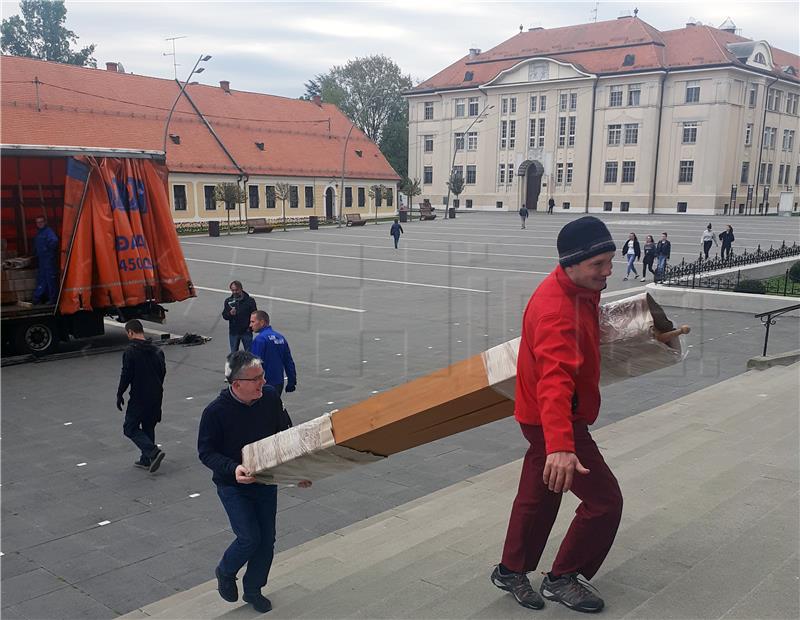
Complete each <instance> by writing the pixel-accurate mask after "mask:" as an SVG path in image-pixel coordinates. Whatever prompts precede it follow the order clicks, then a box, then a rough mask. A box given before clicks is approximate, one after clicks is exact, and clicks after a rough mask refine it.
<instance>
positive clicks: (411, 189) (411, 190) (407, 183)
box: [400, 177, 422, 217]
mask: <svg viewBox="0 0 800 620" xmlns="http://www.w3.org/2000/svg"><path fill="white" fill-rule="evenodd" d="M400 191H401V192H403V194H405V195H406V197H407V198H408V213H409V217H410V215H411V213H412V212H413V210H412V204H413V201H414V196H419V195H420V194H421V193H422V187H421V186H420V183H419V179H414V180H413V181H412V180H411V179H409V178H408V177H405V178H404V179H403V181H402V182H401V183H400Z"/></svg>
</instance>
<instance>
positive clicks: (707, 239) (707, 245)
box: [700, 223, 719, 260]
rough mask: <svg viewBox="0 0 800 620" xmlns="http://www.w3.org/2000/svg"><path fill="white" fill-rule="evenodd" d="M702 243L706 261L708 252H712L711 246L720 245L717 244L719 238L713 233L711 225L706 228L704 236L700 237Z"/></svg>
mask: <svg viewBox="0 0 800 620" xmlns="http://www.w3.org/2000/svg"><path fill="white" fill-rule="evenodd" d="M700 243H701V244H702V245H703V254H704V255H705V258H706V260H708V252H709V250H711V245H712V244H713V245H719V243H717V238H716V237H715V236H714V233H713V232H712V231H711V223H709V224H708V226H706V229H705V230H704V231H703V234H702V235H700Z"/></svg>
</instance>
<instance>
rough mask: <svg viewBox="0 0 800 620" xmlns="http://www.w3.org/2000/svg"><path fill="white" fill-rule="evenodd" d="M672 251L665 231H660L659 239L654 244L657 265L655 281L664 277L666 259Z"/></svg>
mask: <svg viewBox="0 0 800 620" xmlns="http://www.w3.org/2000/svg"><path fill="white" fill-rule="evenodd" d="M671 252H672V244H671V243H670V242H669V239H667V233H661V240H660V241H659V242H658V243H657V244H656V260H657V261H658V267H656V281H657V282H658V281H661V280H663V279H664V270H665V269H666V268H667V261H668V260H669V255H670V253H671Z"/></svg>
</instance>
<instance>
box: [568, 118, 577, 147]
mask: <svg viewBox="0 0 800 620" xmlns="http://www.w3.org/2000/svg"><path fill="white" fill-rule="evenodd" d="M577 122H578V121H577V117H575V116H570V117H569V121H568V127H567V146H568V147H573V146H575V125H576V124H577Z"/></svg>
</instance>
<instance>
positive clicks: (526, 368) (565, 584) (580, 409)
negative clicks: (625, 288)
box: [491, 216, 622, 612]
mask: <svg viewBox="0 0 800 620" xmlns="http://www.w3.org/2000/svg"><path fill="white" fill-rule="evenodd" d="M557 246H558V256H559V265H558V267H556V268H555V270H554V271H553V272H552V273H551V274H550V275H548V276H547V277H546V278H545V279H544V281H543V282H542V283H541V284H540V285H539V287H538V288H537V289H536V291H535V292H534V294H533V295H532V296H531V299H530V301H529V302H528V306H527V308H526V309H525V315H524V317H523V322H522V340H521V342H520V347H519V357H518V361H517V386H516V407H515V412H514V416H515V417H516V419H517V421H518V422H519V424H520V427H521V428H522V434H523V435H524V436H525V438H526V439H527V440H528V442H529V443H530V447H529V448H528V451H527V452H526V453H525V459H524V461H523V465H522V475H521V477H520V481H519V490H518V491H517V497H516V499H515V500H514V506H513V508H512V510H511V518H510V521H509V524H508V532H507V534H506V541H505V545H504V548H503V558H502V562H501V563H500V564H498V565H497V566H496V567H495V569H494V571H493V572H492V577H491V579H492V583H494V585H496V586H497V587H498V588H501V589H503V590H506V591H508V592H511V594H513V595H514V598H516V600H517V602H518V603H519V604H520V605H522V606H524V607H528V608H530V609H541V608H542V607H544V600H543V599H542V596H543V597H544V598H546V599H549V600H552V601H557V602H559V603H563V604H564V605H566V606H567V607H569V608H571V609H574V610H576V611H583V612H596V611H600V610H601V609H602V608H603V600H602V599H601V598H600V597H599V596H597V595H596V594H595V592H593V591H592V590H590V589H589V588H588V587H587V585H588V584H586V582H585V581H583V580H581V579H579V578H578V575H582V576H583V577H584V578H585V579H591V578H592V577H593V576H594V575H595V573H596V572H597V570H598V569H599V568H600V565H601V564H602V563H603V560H604V559H605V557H606V554H607V553H608V551H609V549H610V548H611V544H612V543H613V541H614V536H615V535H616V533H617V527H618V526H619V521H620V517H621V516H622V494H621V493H620V490H619V485H618V484H617V480H616V478H615V477H614V474H612V473H611V470H610V469H609V468H608V466H607V465H606V463H605V461H604V460H603V457H602V455H601V454H600V451H599V450H598V449H597V445H596V444H595V443H594V441H593V440H592V437H591V435H590V434H589V430H588V426H589V425H590V424H592V423H593V422H594V421H595V420H596V419H597V414H598V412H599V410H600V329H599V303H600V291H602V290H603V289H604V288H605V286H606V278H608V277H609V276H610V275H611V261H612V259H613V257H614V253H615V251H616V246H615V245H614V241H613V240H612V239H611V235H610V233H609V232H608V229H607V228H606V226H605V224H603V222H602V221H600V220H599V219H597V218H596V217H591V216H587V217H582V218H580V219H577V220H574V221H572V222H570V223H569V224H567V225H566V226H564V227H563V228H562V229H561V232H559V234H558V240H557ZM567 491H572V492H573V493H574V494H575V495H577V496H578V497H579V498H580V500H581V504H580V506H579V507H578V509H577V511H576V513H575V518H574V519H573V520H572V524H571V525H570V528H569V530H568V531H567V534H566V536H565V538H564V540H563V542H562V543H561V547H560V548H559V550H558V554H557V555H556V558H555V561H554V562H553V566H552V568H551V569H550V572H548V573H547V575H546V576H545V577H544V580H543V581H542V586H541V588H540V592H541V596H540V595H539V594H538V593H537V592H536V591H534V589H533V588H532V587H531V583H530V581H528V577H527V575H526V573H528V572H530V571H532V570H534V569H535V568H536V567H537V565H538V564H539V560H540V558H541V555H542V552H543V550H544V547H545V545H546V543H547V538H548V537H549V535H550V530H551V529H552V527H553V523H554V522H555V519H556V515H557V514H558V508H559V506H560V504H561V494H562V493H566V492H567Z"/></svg>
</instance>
